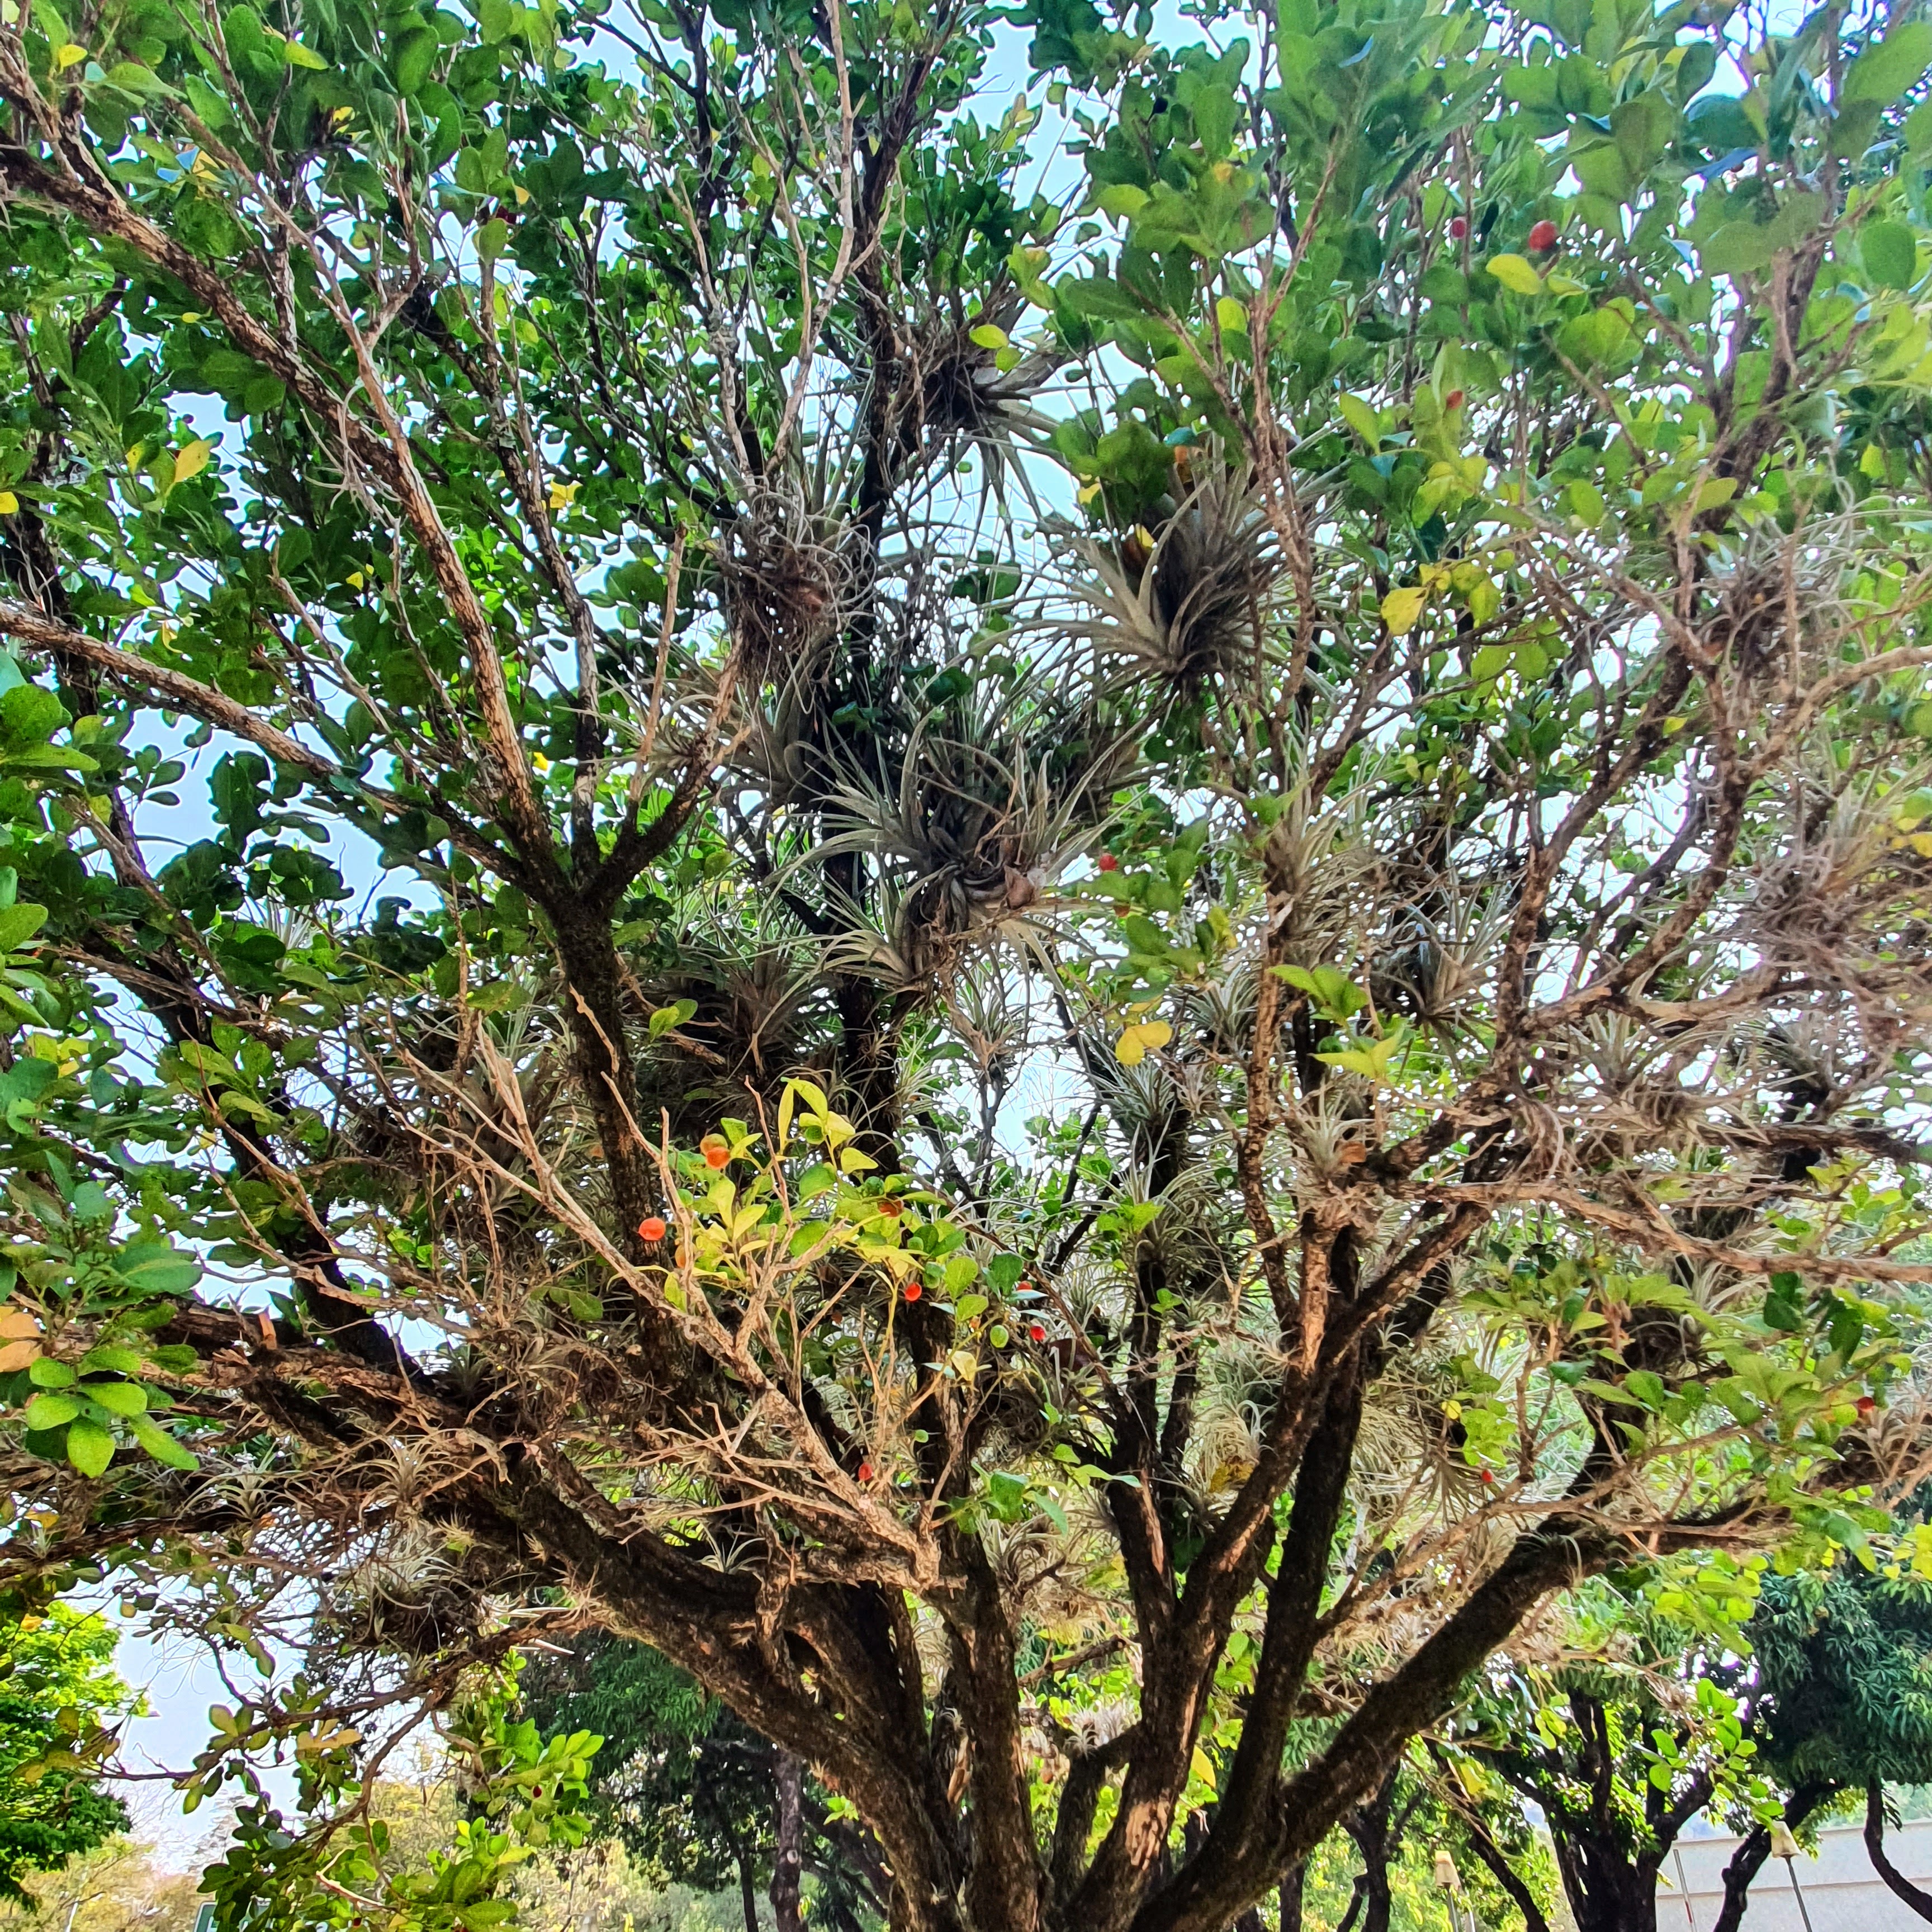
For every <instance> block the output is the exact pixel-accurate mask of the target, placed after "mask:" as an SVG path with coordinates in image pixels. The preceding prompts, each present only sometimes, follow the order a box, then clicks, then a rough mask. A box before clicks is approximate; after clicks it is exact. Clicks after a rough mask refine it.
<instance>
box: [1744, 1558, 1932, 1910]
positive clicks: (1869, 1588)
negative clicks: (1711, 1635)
mask: <svg viewBox="0 0 1932 1932" xmlns="http://www.w3.org/2000/svg"><path fill="white" fill-rule="evenodd" d="M1918 1534H1919V1535H1921V1537H1922V1535H1923V1534H1924V1532H1923V1531H1922V1529H1921V1531H1920V1532H1918ZM1747 1628H1748V1634H1749V1636H1750V1638H1751V1646H1752V1650H1753V1654H1754V1659H1755V1661H1756V1665H1757V1680H1758V1699H1759V1706H1758V1710H1757V1717H1756V1721H1755V1724H1754V1730H1756V1732H1757V1735H1758V1736H1759V1737H1760V1739H1761V1741H1762V1743H1763V1754H1764V1760H1765V1763H1766V1766H1768V1767H1769V1769H1772V1771H1774V1772H1775V1773H1776V1774H1777V1775H1778V1778H1780V1780H1781V1781H1782V1782H1783V1784H1784V1787H1785V1789H1786V1793H1787V1796H1786V1797H1785V1799H1784V1818H1785V1821H1786V1823H1787V1824H1788V1825H1790V1826H1791V1827H1792V1828H1793V1829H1799V1828H1800V1827H1802V1826H1804V1825H1805V1823H1807V1822H1808V1821H1809V1820H1811V1819H1813V1818H1814V1817H1817V1816H1819V1815H1820V1814H1822V1813H1823V1812H1824V1811H1826V1810H1827V1809H1828V1808H1829V1807H1830V1806H1831V1805H1832V1803H1833V1802H1834V1801H1835V1800H1836V1799H1838V1797H1839V1795H1840V1794H1841V1793H1844V1792H1848V1791H1849V1792H1858V1793H1863V1794H1865V1803H1866V1837H1867V1844H1868V1846H1870V1851H1871V1854H1872V1864H1873V1867H1874V1868H1875V1869H1876V1870H1877V1871H1878V1872H1879V1875H1880V1876H1882V1877H1883V1878H1884V1879H1885V1882H1886V1884H1887V1885H1888V1886H1890V1887H1891V1890H1892V1891H1894V1892H1895V1893H1897V1894H1898V1895H1899V1896H1900V1897H1906V1896H1907V1894H1908V1893H1909V1892H1911V1891H1914V1890H1915V1888H1913V1887H1912V1886H1910V1885H1909V1882H1908V1881H1906V1879H1904V1878H1903V1876H1900V1874H1898V1873H1897V1872H1896V1870H1895V1869H1894V1868H1891V1866H1890V1861H1888V1859H1887V1858H1885V1852H1884V1843H1883V1832H1884V1811H1883V1790H1884V1787H1885V1785H1886V1784H1924V1783H1926V1782H1927V1781H1928V1779H1932V1722H1928V1720H1932V1706H1928V1704H1927V1699H1926V1694H1925V1678H1926V1664H1927V1656H1928V1654H1932V1595H1928V1593H1927V1590H1926V1588H1925V1586H1924V1584H1923V1583H1921V1582H1920V1581H1919V1580H1918V1579H1917V1578H1916V1577H1915V1576H1914V1575H1912V1574H1911V1573H1910V1572H1909V1571H1905V1570H1904V1569H1903V1568H1902V1567H1901V1566H1900V1565H1898V1564H1897V1563H1896V1562H1887V1563H1885V1564H1883V1565H1879V1566H1876V1567H1874V1568H1872V1569H1870V1570H1867V1569H1865V1568H1862V1567H1861V1566H1860V1565H1855V1564H1846V1565H1841V1566H1839V1567H1837V1568H1832V1569H1831V1570H1828V1571H1823V1572H1822V1573H1821V1572H1818V1571H1797V1572H1796V1573H1795V1574H1793V1575H1791V1576H1790V1577H1770V1578H1767V1579H1766V1583H1765V1587H1764V1591H1763V1596H1762V1598H1761V1600H1760V1603H1759V1605H1758V1607H1757V1610H1756V1611H1755V1612H1754V1614H1753V1616H1752V1618H1751V1622H1750V1624H1749V1625H1748V1627H1747ZM1770 1855H1771V1838H1770V1833H1769V1830H1768V1829H1766V1828H1765V1827H1764V1826H1759V1827H1757V1829H1754V1830H1753V1831H1751V1832H1748V1834H1747V1835H1745V1838H1744V1841H1743V1842H1742V1843H1741V1844H1740V1845H1739V1847H1738V1849H1737V1850H1736V1852H1734V1853H1733V1855H1732V1857H1731V1859H1730V1863H1729V1864H1727V1866H1726V1867H1725V1868H1724V1905H1723V1907H1722V1909H1721V1911H1720V1912H1719V1915H1718V1924H1717V1927H1716V1932H1736V1928H1737V1927H1738V1926H1739V1924H1741V1923H1742V1920H1743V1918H1744V1914H1745V1904H1746V1901H1747V1897H1748V1893H1749V1890H1750V1887H1751V1881H1752V1880H1753V1879H1754V1878H1756V1877H1757V1874H1758V1873H1759V1871H1760V1870H1761V1869H1762V1868H1763V1864H1764V1862H1765V1860H1766V1858H1769V1856H1770ZM1901 1886H1903V1887H1904V1888H1905V1890H1904V1891H1900V1887H1901ZM1921 1897H1922V1894H1921ZM1907 1902H1908V1903H1910V1902H1912V1901H1911V1900H1909V1898H1908V1900H1907ZM1927 1903H1932V1901H1927ZM1915 1909H1917V1908H1916V1907H1915ZM1921 1915H1923V1914H1922V1913H1921Z"/></svg>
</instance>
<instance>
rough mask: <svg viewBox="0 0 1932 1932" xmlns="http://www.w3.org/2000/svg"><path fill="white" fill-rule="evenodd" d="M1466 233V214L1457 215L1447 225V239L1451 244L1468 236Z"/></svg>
mask: <svg viewBox="0 0 1932 1932" xmlns="http://www.w3.org/2000/svg"><path fill="white" fill-rule="evenodd" d="M1468 233H1469V217H1468V216H1467V215H1466V214H1459V215H1457V216H1456V217H1455V218H1454V220H1452V221H1451V223H1449V238H1450V239H1451V241H1453V242H1460V241H1461V240H1462V239H1463V236H1466V234H1468Z"/></svg>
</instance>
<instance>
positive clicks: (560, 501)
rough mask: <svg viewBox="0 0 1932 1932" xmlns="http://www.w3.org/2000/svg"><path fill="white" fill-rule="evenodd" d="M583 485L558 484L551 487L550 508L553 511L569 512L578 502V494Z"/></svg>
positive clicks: (554, 483)
mask: <svg viewBox="0 0 1932 1932" xmlns="http://www.w3.org/2000/svg"><path fill="white" fill-rule="evenodd" d="M582 488H583V484H581V483H556V482H553V483H552V484H550V508H552V509H553V510H567V509H568V508H570V506H571V504H573V503H574V502H576V501H577V491H578V490H580V489H582Z"/></svg>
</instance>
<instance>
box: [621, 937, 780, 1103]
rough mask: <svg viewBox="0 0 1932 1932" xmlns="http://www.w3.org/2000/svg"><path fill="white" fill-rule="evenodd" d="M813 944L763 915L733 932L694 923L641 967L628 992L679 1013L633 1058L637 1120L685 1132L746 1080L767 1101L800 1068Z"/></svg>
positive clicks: (734, 1095) (648, 1007)
mask: <svg viewBox="0 0 1932 1932" xmlns="http://www.w3.org/2000/svg"><path fill="white" fill-rule="evenodd" d="M816 964H817V961H816V956H815V953H814V948H813V947H812V945H811V944H810V942H808V941H805V940H804V939H802V938H801V937H800V936H799V934H798V932H796V929H795V928H793V927H790V926H787V922H786V920H785V919H784V915H783V913H781V912H778V911H770V912H768V913H766V916H763V917H761V918H760V919H757V921H756V922H754V923H752V924H750V925H748V926H745V927H744V928H742V929H730V928H727V927H726V926H724V925H723V924H722V923H721V922H718V921H715V920H713V921H711V922H709V923H706V922H704V921H702V920H694V921H693V922H691V923H690V924H688V925H687V926H685V928H684V929H682V931H681V932H679V935H678V940H677V947H676V959H675V962H674V963H673V964H670V965H658V966H657V967H655V968H641V969H640V971H639V974H638V977H637V982H636V995H635V997H636V998H637V1001H638V1004H639V1005H640V1007H641V1009H642V1010H644V1011H646V1012H649V1013H657V1012H661V1011H662V1010H664V1009H666V1008H676V1007H679V1004H680V1003H688V1007H689V1009H690V1011H689V1016H688V1018H686V1019H683V1020H682V1021H680V1022H679V1024H678V1025H676V1026H675V1027H673V1028H670V1029H669V1030H668V1031H664V1032H663V1033H661V1034H659V1035H658V1036H657V1037H654V1038H653V1039H652V1040H650V1041H649V1043H648V1045H647V1046H646V1047H645V1048H644V1049H643V1051H642V1052H641V1053H640V1056H639V1061H638V1069H637V1082H638V1088H639V1103H640V1106H641V1107H642V1109H643V1115H642V1116H641V1118H648V1119H649V1120H651V1121H654V1122H655V1121H657V1120H658V1118H659V1115H660V1113H661V1112H662V1113H667V1114H668V1115H669V1117H670V1124H671V1133H672V1136H673V1139H688V1138H691V1137H694V1136H695V1134H696V1133H697V1131H698V1130H699V1129H700V1128H701V1127H709V1126H710V1125H712V1124H714V1123H715V1120H716V1118H717V1116H718V1112H720V1111H721V1109H723V1110H728V1109H730V1108H736V1109H738V1110H739V1111H742V1108H743V1106H744V1103H745V1086H746V1083H747V1082H748V1083H749V1084H750V1085H751V1087H752V1088H754V1089H755V1090H757V1091H759V1092H760V1093H766V1094H769V1095H770V1096H771V1097H772V1100H773V1103H774V1104H775V1100H776V1095H777V1094H778V1090H779V1089H780V1088H781V1087H782V1085H783V1084H784V1079H785V1077H786V1076H787V1075H789V1074H792V1073H797V1072H799V1071H801V1070H804V1060H803V1058H802V1055H805V1053H806V1052H807V1050H808V1046H809V1040H808V1033H809V1025H810V1015H809V1013H808V1006H809V1003H810V1000H811V992H812V988H813V986H814V967H815V965H816Z"/></svg>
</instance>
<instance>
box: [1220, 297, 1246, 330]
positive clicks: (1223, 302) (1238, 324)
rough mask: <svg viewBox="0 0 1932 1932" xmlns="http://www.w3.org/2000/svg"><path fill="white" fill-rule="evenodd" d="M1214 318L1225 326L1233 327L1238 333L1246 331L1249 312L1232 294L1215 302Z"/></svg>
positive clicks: (1227, 327) (1224, 327)
mask: <svg viewBox="0 0 1932 1932" xmlns="http://www.w3.org/2000/svg"><path fill="white" fill-rule="evenodd" d="M1214 320H1216V321H1217V322H1218V323H1220V325H1221V326H1222V327H1223V329H1233V330H1234V331H1235V332H1236V333H1237V334H1245V333H1246V332H1247V326H1248V312H1247V310H1246V309H1245V308H1243V307H1242V306H1241V304H1240V303H1239V302H1237V301H1235V299H1234V297H1233V296H1223V297H1222V298H1221V299H1220V301H1219V302H1217V303H1216V304H1215V305H1214Z"/></svg>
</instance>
